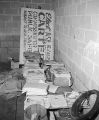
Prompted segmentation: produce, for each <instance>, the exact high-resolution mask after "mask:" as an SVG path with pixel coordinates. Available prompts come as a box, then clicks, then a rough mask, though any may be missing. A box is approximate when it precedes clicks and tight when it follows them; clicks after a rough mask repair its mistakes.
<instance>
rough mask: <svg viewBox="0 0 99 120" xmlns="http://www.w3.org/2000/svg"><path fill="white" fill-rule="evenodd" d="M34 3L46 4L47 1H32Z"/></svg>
mask: <svg viewBox="0 0 99 120" xmlns="http://www.w3.org/2000/svg"><path fill="white" fill-rule="evenodd" d="M32 3H33V4H34V3H45V0H32Z"/></svg>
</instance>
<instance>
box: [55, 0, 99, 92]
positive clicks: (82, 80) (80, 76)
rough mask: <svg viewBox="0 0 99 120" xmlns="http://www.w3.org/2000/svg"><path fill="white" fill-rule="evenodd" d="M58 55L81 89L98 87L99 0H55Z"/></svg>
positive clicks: (56, 53) (77, 86) (58, 58)
mask: <svg viewBox="0 0 99 120" xmlns="http://www.w3.org/2000/svg"><path fill="white" fill-rule="evenodd" d="M54 8H55V14H56V18H55V19H56V21H55V58H56V60H59V61H63V62H64V63H65V64H66V66H67V67H68V69H69V70H70V71H71V72H72V75H73V77H74V79H75V83H74V85H75V86H76V88H77V89H78V90H88V89H94V88H95V89H98V90H99V0H55V6H54Z"/></svg>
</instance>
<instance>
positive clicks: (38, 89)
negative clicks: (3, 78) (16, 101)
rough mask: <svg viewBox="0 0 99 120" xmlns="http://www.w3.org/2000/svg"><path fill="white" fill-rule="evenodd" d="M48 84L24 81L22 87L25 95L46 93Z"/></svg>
mask: <svg viewBox="0 0 99 120" xmlns="http://www.w3.org/2000/svg"><path fill="white" fill-rule="evenodd" d="M47 89H48V85H47V84H45V83H35V84H31V83H26V84H25V85H24V87H23V89H22V91H23V92H27V95H47Z"/></svg>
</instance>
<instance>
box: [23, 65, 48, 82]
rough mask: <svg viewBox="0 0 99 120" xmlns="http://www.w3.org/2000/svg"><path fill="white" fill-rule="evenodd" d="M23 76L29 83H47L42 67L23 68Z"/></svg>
mask: <svg viewBox="0 0 99 120" xmlns="http://www.w3.org/2000/svg"><path fill="white" fill-rule="evenodd" d="M23 76H24V77H25V78H26V82H28V83H45V80H46V78H45V74H44V69H41V68H29V67H25V68H24V70H23Z"/></svg>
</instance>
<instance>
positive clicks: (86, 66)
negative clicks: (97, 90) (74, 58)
mask: <svg viewBox="0 0 99 120" xmlns="http://www.w3.org/2000/svg"><path fill="white" fill-rule="evenodd" d="M82 70H83V71H84V72H85V73H86V74H87V75H88V76H90V75H92V74H93V70H94V66H93V62H91V61H90V60H89V59H87V58H85V57H83V58H82Z"/></svg>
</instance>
